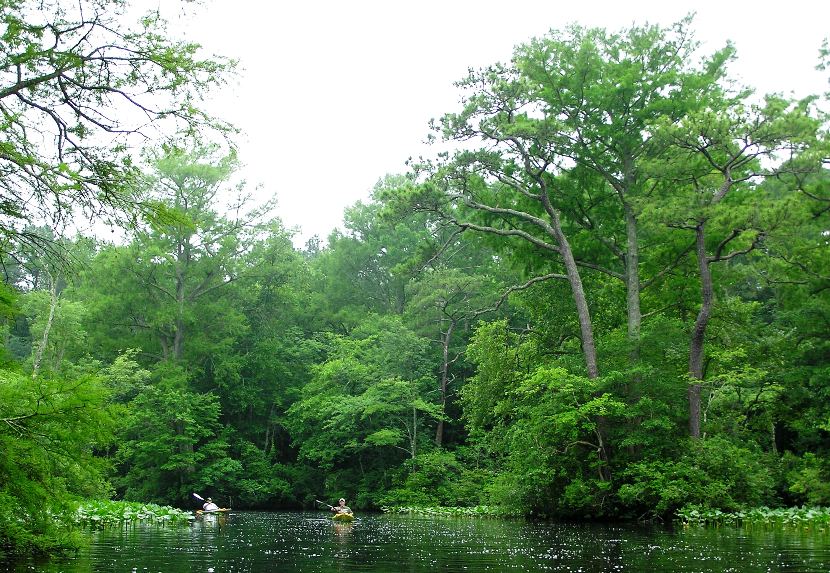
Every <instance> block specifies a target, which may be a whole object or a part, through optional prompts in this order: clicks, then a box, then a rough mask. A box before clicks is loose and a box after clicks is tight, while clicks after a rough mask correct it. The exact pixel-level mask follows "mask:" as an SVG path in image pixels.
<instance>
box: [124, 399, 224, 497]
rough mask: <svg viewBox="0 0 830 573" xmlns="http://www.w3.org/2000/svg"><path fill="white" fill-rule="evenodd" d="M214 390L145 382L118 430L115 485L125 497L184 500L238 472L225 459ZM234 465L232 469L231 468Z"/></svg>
mask: <svg viewBox="0 0 830 573" xmlns="http://www.w3.org/2000/svg"><path fill="white" fill-rule="evenodd" d="M218 418H219V401H218V399H217V398H216V396H214V395H212V394H195V393H192V392H188V391H184V390H179V389H175V388H169V389H164V388H159V387H148V388H146V389H145V390H143V391H142V392H141V393H139V394H138V395H137V396H136V397H135V399H133V400H132V401H131V402H130V404H129V415H128V417H127V419H126V420H124V424H123V428H122V429H121V431H120V435H119V449H118V452H117V460H118V463H119V466H120V472H119V473H120V476H119V478H118V479H116V480H115V484H116V487H117V489H118V490H119V491H120V492H122V495H123V496H124V498H125V499H127V500H134V501H150V502H155V503H182V502H185V501H186V500H188V499H189V496H190V492H192V491H194V490H197V489H198V490H200V491H202V490H204V489H205V488H206V487H208V486H212V485H214V484H218V485H221V484H223V480H225V479H227V478H228V477H229V476H228V473H227V472H228V471H229V470H230V471H231V475H233V474H236V475H238V473H239V471H238V470H239V467H238V462H233V461H231V460H228V459H227V457H226V455H227V447H228V446H227V443H226V442H225V441H224V440H223V438H222V436H221V433H220V426H219V420H218ZM234 470H236V471H234Z"/></svg>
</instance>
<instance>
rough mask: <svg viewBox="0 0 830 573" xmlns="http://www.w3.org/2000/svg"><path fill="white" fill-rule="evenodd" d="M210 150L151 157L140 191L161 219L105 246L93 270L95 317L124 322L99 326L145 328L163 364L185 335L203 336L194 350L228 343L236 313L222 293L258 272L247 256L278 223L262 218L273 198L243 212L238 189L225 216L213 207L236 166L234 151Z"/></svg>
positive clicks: (177, 354) (181, 347)
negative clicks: (160, 209) (124, 242)
mask: <svg viewBox="0 0 830 573" xmlns="http://www.w3.org/2000/svg"><path fill="white" fill-rule="evenodd" d="M217 155H218V151H217V149H216V148H214V147H197V148H196V149H195V150H193V151H185V150H182V149H177V148H168V149H166V150H165V151H164V152H163V153H160V154H158V155H156V156H155V157H154V163H153V165H154V168H155V173H154V175H153V177H151V178H149V180H148V186H149V190H148V193H149V195H150V196H151V197H153V199H154V200H156V201H158V202H159V203H160V204H162V205H164V208H165V210H166V211H167V213H168V215H169V217H168V219H167V220H166V221H159V222H155V223H153V224H151V225H145V226H142V227H140V228H137V229H136V230H135V231H134V233H133V235H134V239H133V241H132V242H131V243H130V245H129V246H128V247H126V248H110V249H106V250H105V251H104V252H103V253H102V255H101V256H100V257H99V262H100V263H101V264H102V267H101V268H100V270H101V272H100V273H93V275H92V276H94V278H95V284H92V285H90V286H91V287H92V288H93V290H94V292H95V295H94V300H95V306H96V307H97V308H96V312H97V314H98V316H106V315H109V316H118V317H122V319H123V320H125V321H126V324H125V323H121V324H114V323H110V322H109V321H106V320H105V319H104V320H102V323H103V324H104V325H105V327H106V328H109V329H111V330H116V331H124V330H127V332H133V331H138V332H146V333H148V334H149V335H150V336H151V337H152V338H153V339H154V341H155V344H156V345H157V348H158V352H157V355H158V356H159V357H160V358H161V359H163V360H172V361H179V360H182V359H183V358H184V356H185V342H186V340H187V339H188V337H196V336H204V337H205V341H204V343H202V344H199V345H198V354H199V355H202V356H204V355H205V353H211V352H213V353H215V352H216V351H218V349H219V346H225V347H227V345H229V344H232V343H233V340H234V336H235V333H238V332H241V330H243V329H244V316H243V315H242V313H241V311H240V310H239V309H237V308H234V306H233V305H228V304H227V303H226V301H225V302H223V301H222V299H221V295H225V296H227V295H228V294H229V293H228V292H227V289H228V288H229V286H230V285H231V284H233V283H236V282H237V281H239V280H240V279H242V278H244V277H248V276H251V275H253V274H254V273H255V272H256V267H255V266H254V265H253V263H252V262H251V261H247V262H246V259H245V255H246V254H248V253H250V250H251V249H252V248H254V246H255V245H256V243H257V241H259V240H261V239H262V238H263V237H264V236H265V235H266V233H267V232H269V231H273V232H275V233H277V234H279V228H278V224H277V223H276V222H272V221H263V219H264V217H265V216H266V215H267V214H268V212H269V211H270V209H271V204H270V203H266V204H265V205H262V206H258V207H254V208H250V209H248V208H247V204H248V201H249V200H250V196H249V195H246V194H245V193H244V192H242V190H241V189H238V188H237V189H232V190H231V191H232V193H231V197H232V198H235V201H234V203H233V204H231V205H230V207H229V208H228V214H227V215H225V214H220V213H218V212H217V210H216V209H217V208H218V206H217V203H218V202H219V199H218V196H219V194H220V193H223V192H227V191H228V190H227V189H226V187H227V185H228V180H229V178H230V177H231V174H232V173H233V172H234V170H235V169H236V166H237V162H236V157H235V155H234V154H230V155H226V156H224V157H217ZM104 267H109V269H108V270H106V269H105V268H104ZM105 270H106V272H104V271H105ZM197 309H198V311H197ZM208 341H210V342H209V343H208ZM209 344H210V345H212V346H213V349H210V348H209V347H208V346H209ZM134 345H135V344H134V343H129V344H128V346H134ZM147 350H149V349H147Z"/></svg>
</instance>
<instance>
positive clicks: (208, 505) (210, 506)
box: [202, 498, 219, 511]
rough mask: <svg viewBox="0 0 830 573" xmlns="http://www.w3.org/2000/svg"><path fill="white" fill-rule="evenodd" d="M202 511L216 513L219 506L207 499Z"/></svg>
mask: <svg viewBox="0 0 830 573" xmlns="http://www.w3.org/2000/svg"><path fill="white" fill-rule="evenodd" d="M202 509H204V510H205V511H216V510H217V509H219V506H218V505H216V504H215V503H213V500H212V499H210V498H207V499H206V500H205V504H204V505H203V506H202Z"/></svg>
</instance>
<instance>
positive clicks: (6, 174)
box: [0, 0, 233, 242]
mask: <svg viewBox="0 0 830 573" xmlns="http://www.w3.org/2000/svg"><path fill="white" fill-rule="evenodd" d="M0 10H2V20H3V22H4V27H3V34H2V36H0V51H2V53H3V55H4V57H3V59H2V63H0V114H2V123H1V124H0V130H2V134H3V143H2V145H0V173H1V174H2V177H0V235H2V238H3V239H4V240H5V239H9V238H14V237H17V238H18V239H20V240H22V241H24V242H25V241H36V238H35V237H32V236H31V235H30V234H29V233H28V231H27V230H25V228H24V227H25V225H26V223H28V222H30V221H33V220H37V219H46V220H53V221H56V222H58V223H59V222H61V221H65V220H68V219H71V216H72V215H71V214H72V213H73V212H74V211H76V210H82V211H83V212H85V213H86V214H87V215H88V216H89V217H93V216H95V217H101V216H118V215H119V214H123V213H124V210H125V209H126V210H127V211H130V210H132V208H133V207H135V206H141V207H143V208H145V209H151V210H152V207H153V206H152V204H150V203H142V202H141V201H140V199H139V198H138V197H137V196H136V195H135V194H134V191H135V188H134V187H133V186H132V182H133V181H134V180H135V178H136V176H137V173H138V172H137V168H136V165H135V163H134V161H133V159H132V153H133V147H134V146H135V145H136V144H137V143H143V142H144V141H146V140H147V139H148V138H153V137H157V136H158V135H164V134H165V133H166V134H167V135H172V133H173V132H174V131H197V130H200V129H203V128H210V129H214V128H218V129H220V130H223V131H227V129H228V128H227V126H223V125H222V124H221V123H219V122H217V121H215V120H214V119H212V118H211V117H210V116H208V115H207V114H206V113H204V112H203V111H202V110H200V109H199V108H198V103H199V100H200V98H201V96H202V95H204V94H205V93H206V92H207V91H208V90H209V89H211V88H213V87H215V86H217V85H219V84H220V83H222V81H223V80H224V76H225V74H226V73H227V72H229V71H231V69H232V67H233V64H232V62H229V61H226V60H223V59H219V58H214V59H202V58H201V57H199V56H198V54H197V52H198V48H199V46H198V45H196V44H193V43H188V42H176V41H172V40H170V39H169V38H168V37H166V35H165V34H166V29H165V22H164V21H163V20H162V19H161V17H160V16H159V14H158V13H157V12H156V13H148V14H147V15H146V16H144V17H143V18H142V19H141V20H140V21H139V22H138V25H135V26H131V25H129V24H127V23H126V17H127V11H128V3H127V2H125V1H123V0H80V1H79V2H73V3H66V2H61V1H59V0H44V1H43V2H37V3H34V4H33V3H31V2H25V1H23V0H4V1H3V2H2V3H0Z"/></svg>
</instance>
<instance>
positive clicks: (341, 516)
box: [331, 513, 354, 521]
mask: <svg viewBox="0 0 830 573" xmlns="http://www.w3.org/2000/svg"><path fill="white" fill-rule="evenodd" d="M331 518H332V519H333V520H334V521H354V514H353V513H335V514H334V515H332V516H331Z"/></svg>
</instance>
